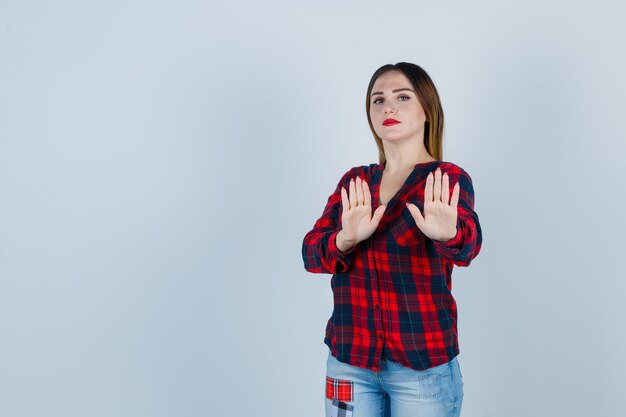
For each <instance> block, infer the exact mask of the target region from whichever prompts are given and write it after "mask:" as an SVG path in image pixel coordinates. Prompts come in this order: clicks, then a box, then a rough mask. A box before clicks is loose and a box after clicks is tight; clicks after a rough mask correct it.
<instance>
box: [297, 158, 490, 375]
mask: <svg viewBox="0 0 626 417" xmlns="http://www.w3.org/2000/svg"><path fill="white" fill-rule="evenodd" d="M384 167H385V164H384V163H383V164H381V165H378V164H371V165H369V166H365V165H363V166H359V167H354V168H352V169H351V170H350V171H348V172H347V173H345V174H344V175H343V177H342V178H341V180H340V181H339V184H338V185H337V188H336V189H335V192H334V193H333V194H332V195H331V196H330V197H329V198H328V202H327V204H326V207H325V208H324V212H323V213H322V216H321V217H320V218H319V219H318V220H317V221H316V222H315V225H314V226H313V229H312V230H311V231H309V232H308V233H307V234H306V236H305V237H304V241H303V245H302V258H303V260H304V267H305V269H306V270H307V271H309V272H314V273H327V274H333V276H332V278H331V280H330V285H331V288H332V290H333V298H334V309H333V314H332V315H331V317H330V319H329V320H328V324H327V326H326V335H325V337H324V343H326V345H328V347H329V348H330V350H331V353H332V355H333V356H335V357H336V358H337V359H338V360H339V361H341V362H344V363H347V364H350V365H353V366H358V367H361V368H367V369H372V370H375V371H380V357H381V353H382V352H383V349H384V351H385V355H386V356H387V357H388V358H389V359H391V360H394V361H396V362H399V363H400V364H402V365H404V366H406V367H409V368H413V369H418V370H423V369H427V368H431V367H434V366H437V365H441V364H443V363H446V362H448V361H450V360H452V359H453V358H454V357H455V356H456V355H458V354H459V345H458V333H457V308H456V302H455V301H454V297H453V296H452V293H451V291H452V280H451V276H452V268H453V266H454V265H458V266H468V265H469V264H470V262H471V260H472V259H473V258H475V257H476V255H478V252H480V247H481V244H482V233H481V229H480V224H479V222H478V215H477V214H476V213H475V212H474V189H473V186H472V180H471V178H470V176H469V175H468V174H467V172H465V171H464V170H463V169H462V168H461V167H459V166H457V165H455V164H453V163H450V162H444V161H432V162H425V163H420V164H417V165H415V168H414V169H413V171H412V172H411V174H410V175H409V176H408V178H407V179H406V181H405V183H404V184H403V185H402V187H401V188H400V189H399V190H398V192H397V193H396V194H395V195H394V196H393V197H392V198H391V200H389V202H388V203H387V208H386V210H385V213H384V215H383V217H382V219H381V221H380V223H379V225H378V228H377V229H376V231H375V232H374V234H373V235H372V236H370V237H369V239H367V240H365V241H362V242H359V243H358V244H357V245H356V246H355V247H353V248H351V249H350V250H348V251H347V252H345V253H343V252H341V251H340V250H339V249H338V248H337V246H336V242H335V238H336V236H337V233H339V231H340V230H341V212H342V203H341V187H344V188H345V189H346V191H348V190H349V183H350V179H351V178H356V177H357V176H360V177H361V178H362V179H364V180H366V181H367V183H368V185H369V187H370V192H371V195H372V213H373V212H374V210H376V208H377V207H378V206H379V205H380V202H379V194H380V193H379V187H380V181H381V178H382V172H383V169H384ZM437 167H441V170H442V174H443V173H446V172H447V173H448V175H449V178H450V182H449V184H450V193H452V189H453V187H454V185H455V184H456V183H457V181H460V188H461V189H460V194H459V202H458V216H457V235H456V236H455V237H454V238H452V239H451V240H448V241H446V242H437V241H433V240H431V239H429V238H428V237H426V235H424V233H422V231H421V230H420V229H419V228H418V227H417V225H416V224H415V220H414V219H413V217H412V216H411V213H410V212H409V209H408V208H406V206H405V203H406V202H411V203H414V204H415V205H416V206H417V207H419V209H420V211H421V212H422V213H424V189H425V185H426V177H427V175H428V174H429V173H430V172H433V173H434V171H435V170H436V169H437Z"/></svg>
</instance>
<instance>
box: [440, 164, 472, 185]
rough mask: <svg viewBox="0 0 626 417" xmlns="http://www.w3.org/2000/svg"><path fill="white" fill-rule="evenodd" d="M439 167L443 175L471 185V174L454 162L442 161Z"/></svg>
mask: <svg viewBox="0 0 626 417" xmlns="http://www.w3.org/2000/svg"><path fill="white" fill-rule="evenodd" d="M439 167H440V168H441V171H442V173H446V172H447V173H448V175H449V176H450V179H454V178H455V179H456V180H460V181H464V182H469V184H471V183H472V177H471V176H470V175H469V173H468V172H467V171H466V170H465V169H463V168H462V167H460V166H459V165H457V164H455V163H453V162H449V161H441V162H440V163H439Z"/></svg>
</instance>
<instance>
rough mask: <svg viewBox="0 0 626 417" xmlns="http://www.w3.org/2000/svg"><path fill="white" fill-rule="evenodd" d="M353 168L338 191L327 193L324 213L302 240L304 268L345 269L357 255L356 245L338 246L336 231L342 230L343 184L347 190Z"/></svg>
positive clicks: (316, 270)
mask: <svg viewBox="0 0 626 417" xmlns="http://www.w3.org/2000/svg"><path fill="white" fill-rule="evenodd" d="M351 173H352V170H350V171H348V172H346V173H345V174H344V175H343V177H341V180H340V181H339V184H337V187H336V188H335V192H334V193H333V194H331V196H330V197H328V201H327V203H326V207H325V208H324V211H323V213H322V216H321V217H320V218H319V219H318V220H317V221H316V222H315V225H314V226H313V229H311V230H310V231H309V232H308V233H307V234H306V235H305V236H304V240H303V242H302V259H303V261H304V269H306V270H307V271H309V272H314V273H327V274H334V273H338V272H344V271H346V270H347V269H348V267H349V266H350V263H351V262H352V259H353V257H354V249H355V248H356V246H354V247H352V248H350V249H349V250H348V251H346V252H342V251H340V250H339V248H337V242H336V238H337V234H338V233H339V231H340V230H341V212H342V202H341V187H345V188H346V191H347V189H348V186H349V184H350V178H351V175H350V174H351Z"/></svg>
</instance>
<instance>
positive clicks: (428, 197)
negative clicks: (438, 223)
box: [424, 172, 433, 205]
mask: <svg viewBox="0 0 626 417" xmlns="http://www.w3.org/2000/svg"><path fill="white" fill-rule="evenodd" d="M432 201H433V173H432V172H431V173H430V174H428V176H427V177H426V188H425V189H424V205H426V204H430V203H431V202H432Z"/></svg>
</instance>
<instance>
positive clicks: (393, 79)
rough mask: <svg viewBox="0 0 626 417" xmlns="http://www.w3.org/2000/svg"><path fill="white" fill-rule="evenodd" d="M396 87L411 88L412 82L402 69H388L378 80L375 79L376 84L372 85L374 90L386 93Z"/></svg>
mask: <svg viewBox="0 0 626 417" xmlns="http://www.w3.org/2000/svg"><path fill="white" fill-rule="evenodd" d="M396 88H411V89H413V86H412V85H411V82H410V81H409V79H408V78H406V76H405V75H404V74H403V73H402V72H400V71H395V70H392V71H387V72H385V73H383V74H381V75H380V76H379V77H378V78H376V81H374V85H373V86H372V92H375V91H382V92H384V93H391V90H395V89H396Z"/></svg>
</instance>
